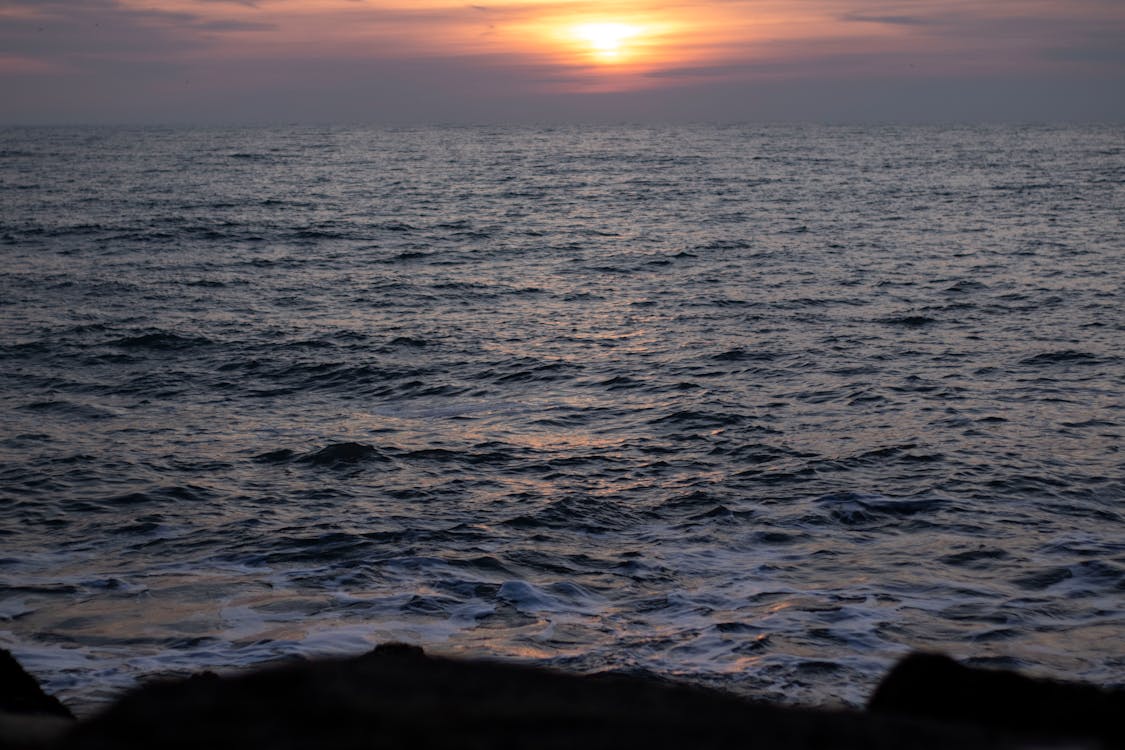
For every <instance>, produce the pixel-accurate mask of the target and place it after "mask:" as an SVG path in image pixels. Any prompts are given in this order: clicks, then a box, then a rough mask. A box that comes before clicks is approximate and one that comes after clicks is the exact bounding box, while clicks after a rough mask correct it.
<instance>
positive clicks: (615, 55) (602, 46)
mask: <svg viewBox="0 0 1125 750" xmlns="http://www.w3.org/2000/svg"><path fill="white" fill-rule="evenodd" d="M640 33H641V30H640V29H639V28H637V27H636V26H630V25H628V24H624V23H587V24H582V25H581V26H575V27H573V28H572V29H571V35H572V36H574V37H575V38H576V39H578V40H580V41H581V42H583V43H584V44H586V45H587V46H588V47H589V48H590V51H591V52H592V53H593V55H594V57H595V58H597V59H598V60H600V61H602V62H614V61H616V60H618V59H620V58H621V57H622V56H623V54H624V51H625V49H624V47H625V44H626V42H627V41H629V40H630V39H633V38H634V37H636V36H638V35H639V34H640Z"/></svg>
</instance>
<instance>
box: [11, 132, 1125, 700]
mask: <svg viewBox="0 0 1125 750" xmlns="http://www.w3.org/2000/svg"><path fill="white" fill-rule="evenodd" d="M1123 221H1125V129H1122V128H1121V127H982V128H976V127H958V128H925V127H910V128H899V127H867V128H850V127H812V126H809V127H781V126H777V127H704V126H700V127H684V128H645V127H627V126H622V127H607V128H593V127H586V128H578V127H575V128H559V129H528V128H512V129H507V128H432V129H399V130H388V129H297V128H279V129H242V130H218V129H9V130H3V131H0V252H2V256H3V265H2V268H0V384H2V389H0V398H2V405H0V413H2V414H3V428H2V432H0V646H3V647H6V648H9V649H11V650H13V651H14V652H15V654H16V655H17V656H18V657H19V658H20V659H21V660H23V661H24V662H25V663H26V665H27V666H28V667H29V668H30V669H31V670H32V671H34V672H36V673H37V674H39V675H40V676H42V677H43V678H44V679H45V682H46V686H47V687H48V688H49V689H50V690H53V691H57V692H58V693H59V694H60V695H61V697H62V698H64V699H65V700H67V701H69V702H71V703H72V704H73V705H75V706H76V707H78V708H79V709H80V710H82V711H89V710H92V709H93V708H95V707H96V706H97V705H98V704H100V703H101V702H103V701H105V700H107V699H108V698H109V697H110V696H111V695H112V694H113V693H114V692H116V691H118V690H120V689H122V688H124V687H126V686H128V685H131V684H133V683H134V681H135V680H137V679H138V678H143V677H145V676H151V675H167V674H185V673H190V672H193V671H196V670H201V669H204V668H237V667H244V666H248V665H252V664H257V663H260V662H262V661H265V660H270V659H276V658H279V657H288V656H292V655H294V654H317V653H356V652H360V651H363V650H366V649H368V648H369V647H370V646H371V645H372V644H374V643H377V642H381V641H385V640H390V639H394V640H403V641H409V642H413V643H419V644H421V645H423V646H425V647H426V648H428V649H430V650H431V651H434V652H439V653H452V654H466V655H474V656H476V655H491V656H500V657H506V658H514V659H519V660H525V661H528V662H533V663H540V664H548V665H551V666H555V667H558V668H561V669H565V670H572V671H603V670H625V671H647V672H652V673H656V674H660V675H665V676H671V677H675V678H679V679H683V680H687V681H690V682H695V683H700V684H708V685H717V686H720V687H723V688H727V689H731V690H735V691H739V692H742V693H745V694H748V695H753V696H759V697H765V698H769V699H779V700H784V701H790V702H805V703H817V704H838V703H844V704H851V705H855V704H859V703H861V702H862V701H863V700H864V699H865V698H866V696H867V695H868V694H869V693H870V691H871V689H872V688H873V686H874V683H875V681H876V680H877V679H878V677H879V675H880V674H881V673H882V672H883V671H884V670H885V669H886V668H887V667H888V665H889V664H890V663H891V662H892V661H893V660H894V659H895V658H896V657H897V656H899V655H901V654H902V653H904V652H906V651H907V650H909V649H915V648H925V649H940V650H944V651H948V652H951V653H952V654H954V655H956V656H958V657H960V658H964V659H969V660H971V661H972V662H974V663H977V664H985V665H999V666H1005V667H1015V668H1020V669H1027V670H1030V671H1032V672H1034V673H1036V674H1043V675H1053V676H1057V677H1067V678H1075V679H1084V680H1090V681H1093V682H1095V683H1099V684H1105V685H1122V684H1125V505H1123V503H1125V456H1123V454H1122V452H1121V448H1122V435H1123V432H1125V406H1123V395H1122V394H1123V393H1125V332H1123V328H1125V288H1123V287H1125V227H1123Z"/></svg>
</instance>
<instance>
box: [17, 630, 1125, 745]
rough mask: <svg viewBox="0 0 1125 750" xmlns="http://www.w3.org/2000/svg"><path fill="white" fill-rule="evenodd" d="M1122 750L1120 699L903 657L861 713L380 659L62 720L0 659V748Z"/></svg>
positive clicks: (491, 665) (300, 667) (195, 690)
mask: <svg viewBox="0 0 1125 750" xmlns="http://www.w3.org/2000/svg"><path fill="white" fill-rule="evenodd" d="M215 746H218V747H244V748H258V747H261V748H270V749H271V750H284V749H285V748H400V747H402V748H457V749H458V750H470V749H472V748H525V747H526V748H532V747H534V748H582V749H583V750H592V749H593V748H615V749H616V748H622V747H640V748H677V750H680V749H683V748H720V747H721V748H766V749H773V748H778V749H780V748H787V749H803V748H870V749H877V748H958V749H960V748H1051V747H1060V748H1125V691H1116V692H1114V691H1107V690H1101V689H1098V688H1095V687H1092V686H1088V685H1077V684H1066V683H1056V682H1048V681H1043V680H1032V679H1029V678H1026V677H1022V676H1020V675H1017V674H1014V673H1010V672H998V671H986V670H978V669H969V668H967V667H963V666H961V665H959V664H957V663H956V662H954V661H952V660H951V659H948V658H946V657H942V656H934V655H914V656H911V657H908V658H907V659H906V660H904V661H903V662H901V663H900V664H899V665H898V666H897V667H896V668H895V669H894V670H893V671H892V672H891V673H890V674H889V675H888V676H887V677H886V679H884V681H883V682H882V684H881V685H880V686H879V688H878V690H877V691H876V693H875V695H874V696H873V697H872V700H871V702H870V704H869V706H868V709H867V710H866V711H864V712H859V711H828V710H815V709H805V708H794V707H786V706H776V705H770V704H765V703H757V702H753V701H749V700H746V699H743V698H739V697H737V696H733V695H730V694H726V693H721V692H716V691H712V690H704V689H700V688H695V687H688V686H683V685H677V684H673V683H667V682H662V681H658V680H654V679H645V678H638V677H622V676H597V675H594V676H578V675H568V674H561V673H558V672H553V671H550V670H545V669H537V668H532V667H526V666H518V665H513V664H505V663H500V662H489V661H462V660H454V659H445V658H437V657H431V656H427V655H425V654H424V653H423V652H422V650H421V649H419V648H416V647H411V646H402V645H388V646H381V647H379V648H377V649H375V650H374V651H372V652H370V653H368V654H365V655H363V656H359V657H355V658H351V659H331V660H328V659H326V660H320V661H307V662H301V663H296V664H293V663H289V664H286V665H283V666H274V667H267V668H264V669H261V670H259V671H256V672H253V673H249V674H240V675H236V676H229V677H219V676H216V675H214V674H211V673H204V674H201V675H197V676H194V677H191V678H189V679H184V680H176V681H162V682H153V683H149V684H146V685H143V686H141V687H139V688H137V689H135V690H133V691H131V692H129V693H126V694H125V695H124V696H122V697H121V698H120V699H119V700H118V701H117V702H116V703H114V704H112V705H111V706H109V707H108V708H107V709H106V710H104V711H103V712H102V713H100V714H98V715H97V716H94V717H91V718H89V719H86V720H83V721H75V720H74V719H73V718H72V717H71V715H70V712H69V711H68V710H67V709H66V707H65V706H63V705H62V704H61V703H59V702H58V701H57V700H55V699H54V698H52V697H50V696H48V695H46V694H44V693H43V691H42V690H41V689H40V688H39V685H38V684H37V683H36V682H35V680H34V679H33V678H31V677H30V676H29V675H27V673H26V672H24V670H23V669H22V668H21V667H20V665H19V664H18V663H17V662H16V660H15V659H14V658H12V656H11V655H10V654H9V653H8V652H6V651H0V748H3V747H10V748H76V749H77V748H207V747H215Z"/></svg>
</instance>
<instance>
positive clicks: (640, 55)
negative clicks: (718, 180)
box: [0, 0, 1125, 109]
mask: <svg viewBox="0 0 1125 750" xmlns="http://www.w3.org/2000/svg"><path fill="white" fill-rule="evenodd" d="M0 43H2V44H3V47H0V49H3V50H4V52H3V53H0V85H17V86H18V87H22V88H21V90H26V97H29V98H30V99H31V100H36V101H38V100H39V98H41V97H42V96H44V92H43V89H42V87H41V86H39V85H37V84H36V83H35V82H36V81H40V80H57V81H60V82H64V83H65V82H67V81H70V82H72V83H68V84H66V85H68V86H72V87H73V90H71V93H69V94H67V95H63V94H59V96H58V97H57V99H56V100H52V101H56V104H55V105H52V106H56V107H57V108H60V109H67V108H68V107H70V106H71V105H70V104H68V103H67V102H68V101H70V100H73V99H75V98H77V99H79V100H83V99H85V98H86V97H88V96H89V95H90V93H89V92H90V91H91V89H90V88H89V87H88V86H87V85H84V84H82V83H80V81H82V80H84V79H85V78H87V77H88V76H90V75H93V73H94V72H98V71H100V75H101V76H102V77H101V78H100V79H99V80H101V81H103V82H104V84H103V85H104V91H105V95H106V96H110V95H112V97H115V98H116V97H124V98H126V99H128V98H129V97H128V92H129V91H130V90H136V91H137V92H138V93H137V97H138V98H137V100H136V101H137V102H138V106H140V99H142V98H143V97H144V96H145V95H144V94H142V93H140V90H141V89H142V88H144V87H146V86H147V87H150V89H149V94H148V96H150V97H151V96H154V95H157V96H159V97H163V98H164V99H167V98H168V97H173V96H175V93H174V92H177V91H178V92H180V93H181V94H182V93H183V92H184V86H185V85H188V86H192V87H197V88H194V89H192V91H201V90H202V91H204V92H208V95H211V96H219V97H220V98H222V97H227V98H234V99H239V98H240V97H243V96H245V92H246V91H250V90H253V91H256V92H261V91H277V92H278V93H277V97H278V99H277V101H282V100H283V98H284V94H283V93H282V92H284V91H286V90H292V89H293V87H297V88H299V89H301V90H309V91H328V90H336V89H339V88H343V89H348V90H349V91H350V90H355V91H360V90H362V89H363V87H364V85H365V84H366V85H368V86H375V87H376V88H378V89H380V90H382V89H385V88H388V87H389V88H390V89H393V90H394V91H398V90H399V88H401V89H402V91H403V92H406V91H408V90H409V91H410V92H412V93H410V96H411V97H414V98H415V99H416V98H417V97H418V96H419V95H420V91H421V89H420V88H419V86H424V87H425V90H426V91H427V92H433V95H438V94H439V92H441V91H444V90H445V88H444V87H446V86H452V87H453V90H452V94H456V95H462V94H464V95H465V96H469V95H470V94H471V96H473V97H476V98H477V99H479V98H481V97H484V98H489V97H497V96H499V97H503V98H505V99H510V98H511V97H513V96H517V95H518V96H552V95H560V96H562V95H574V94H597V93H606V92H631V91H635V92H645V91H648V92H661V91H665V92H672V93H677V92H678V93H677V95H679V94H682V93H684V92H686V91H688V90H702V89H699V87H706V86H712V87H714V86H755V85H762V84H765V83H770V82H797V83H799V82H804V83H805V84H806V85H813V84H816V85H822V84H825V83H826V82H831V81H840V82H848V81H852V82H857V83H863V82H878V81H897V80H915V81H917V80H942V81H949V82H956V81H965V82H966V83H967V84H971V83H972V82H973V81H975V80H978V79H980V78H982V77H985V78H987V77H992V78H997V79H999V78H1004V77H1008V78H1012V79H1015V80H1026V81H1029V82H1042V81H1055V80H1060V81H1062V80H1073V81H1076V82H1079V81H1081V82H1085V81H1089V80H1094V79H1096V80H1105V81H1106V84H1105V86H1106V90H1112V89H1113V82H1115V81H1122V80H1123V79H1125V51H1123V50H1125V6H1121V5H1120V4H1114V3H1111V2H1108V0H1074V2H1072V3H1069V4H1066V6H1065V7H1063V6H1062V5H1060V4H1051V3H1046V2H1044V1H1043V0H997V2H995V3H989V4H987V5H981V4H979V3H972V2H968V1H967V0H953V1H952V2H950V0H942V1H941V2H939V1H938V0H914V1H913V2H911V3H910V4H909V5H905V4H902V2H901V0H898V2H895V1H894V0H856V2H853V3H849V4H847V5H842V4H841V3H840V2H839V0H807V1H806V2H801V3H792V2H786V1H784V0H679V1H678V2H676V3H674V4H667V3H657V2H643V1H641V0H606V2H600V3H595V2H592V1H590V0H502V2H500V3H498V4H491V3H488V4H457V3H453V2H451V1H450V0H414V1H413V2H409V3H408V2H406V1H405V0H162V2H161V3H160V5H159V8H154V7H153V4H152V3H151V0H104V2H100V3H97V4H91V5H89V6H87V5H83V4H81V3H75V2H74V0H0ZM158 69H159V70H164V71H165V73H163V74H158V73H157V70H158ZM173 70H174V71H178V72H177V73H175V74H174V75H170V74H169V72H170V71H173ZM365 70H366V71H379V72H377V73H376V72H371V73H364V72H363V71H365ZM439 71H444V72H439ZM177 76H178V78H177ZM388 76H390V78H388ZM353 77H354V78H353ZM174 79H175V80H177V81H178V83H173V80H174ZM422 79H424V80H425V81H426V82H425V83H424V84H423V83H421V82H420V81H421V80H422ZM130 81H132V83H129V82H130ZM185 81H186V82H187V83H186V84H185V83H184V82H185ZM395 81H401V82H402V83H401V86H398V85H397V84H395V83H394V82H395ZM453 81H459V83H452V82H453ZM13 82H15V83H13ZM872 85H874V84H872ZM177 86H178V88H177ZM199 87H202V88H199ZM239 87H241V90H242V91H243V92H244V93H243V94H238V93H236V89H239ZM1059 89H1060V90H1062V91H1072V90H1074V87H1073V86H1069V85H1065V84H1060V86H1059ZM0 93H3V91H0ZM452 94H451V95H452ZM350 95H351V94H346V95H345V94H341V96H350ZM427 95H428V94H427ZM395 96H396V97H399V98H401V97H405V96H407V94H406V93H402V94H395ZM717 96H719V98H717V99H715V100H714V101H716V102H718V103H722V104H723V106H726V102H727V101H729V99H730V97H729V95H717ZM1040 98H1041V97H1036V96H1034V95H1033V94H1032V93H1029V94H1028V99H1029V101H1035V100H1037V99H1040ZM1089 98H1090V101H1098V100H1100V99H1101V98H1104V97H1102V96H1101V95H1097V96H1096V95H1095V94H1093V93H1091V94H1090V97H1089ZM994 99H995V97H994V96H993V95H987V96H982V101H985V100H994ZM129 100H130V101H132V99H129ZM403 101H407V100H405V99H404V100H403ZM89 106H91V107H94V106H96V102H95V103H91V104H90V105H89Z"/></svg>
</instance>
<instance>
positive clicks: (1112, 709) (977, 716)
mask: <svg viewBox="0 0 1125 750" xmlns="http://www.w3.org/2000/svg"><path fill="white" fill-rule="evenodd" d="M868 710H869V711H871V712H872V713H873V714H882V715H897V716H903V717H914V718H924V719H933V720H940V721H943V722H960V723H964V724H975V725H978V726H981V727H989V728H993V729H997V730H1002V731H1005V732H1009V733H1012V734H1017V735H1022V736H1026V737H1037V738H1092V739H1096V740H1098V741H1099V742H1100V743H1102V745H1103V746H1105V747H1116V748H1121V747H1125V691H1120V690H1119V691H1109V690H1102V689H1100V688H1097V687H1094V686H1092V685H1081V684H1073V683H1064V682H1053V681H1050V680H1039V679H1032V678H1030V677H1025V676H1023V675H1019V674H1016V673H1014V672H1005V671H1000V670H991V669H975V668H972V667H966V666H964V665H962V664H958V663H957V662H956V661H954V660H953V659H950V658H949V657H947V656H941V655H938V654H912V655H910V656H908V657H906V658H905V659H903V660H902V661H901V662H899V664H898V665H897V666H896V667H895V668H894V669H892V670H891V672H890V673H889V674H888V675H887V676H886V677H885V678H884V679H883V681H882V683H880V685H879V687H878V688H877V689H876V691H875V694H874V695H873V696H872V697H871V701H870V702H869V703H868Z"/></svg>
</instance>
